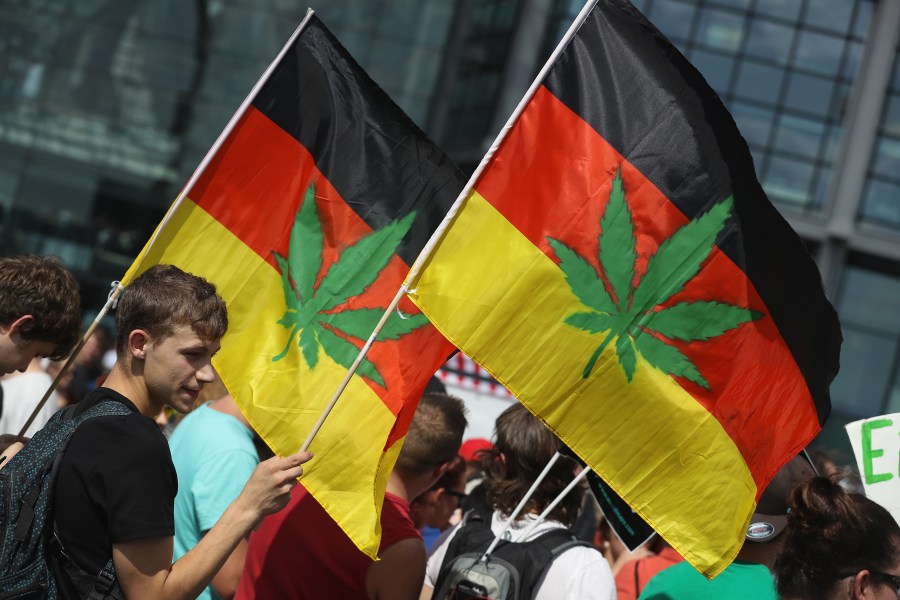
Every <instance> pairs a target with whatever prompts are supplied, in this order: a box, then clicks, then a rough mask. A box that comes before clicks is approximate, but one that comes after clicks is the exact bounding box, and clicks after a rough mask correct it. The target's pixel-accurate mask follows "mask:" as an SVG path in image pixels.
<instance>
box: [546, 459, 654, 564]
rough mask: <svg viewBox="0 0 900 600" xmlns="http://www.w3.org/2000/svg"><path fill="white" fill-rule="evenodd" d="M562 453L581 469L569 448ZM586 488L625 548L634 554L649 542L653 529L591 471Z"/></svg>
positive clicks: (579, 461) (581, 461)
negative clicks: (588, 488)
mask: <svg viewBox="0 0 900 600" xmlns="http://www.w3.org/2000/svg"><path fill="white" fill-rule="evenodd" d="M562 453H563V454H565V455H566V456H569V457H570V458H573V459H575V460H576V461H577V462H578V463H579V464H580V465H581V466H582V467H584V466H585V464H584V461H583V460H581V459H580V458H578V456H577V455H576V454H575V453H574V452H572V451H571V450H570V449H569V448H566V447H563V450H562ZM587 480H588V486H589V487H590V490H591V493H592V494H593V495H594V498H596V499H597V503H598V504H599V505H600V510H602V511H603V516H605V517H606V520H607V521H609V525H610V528H611V529H612V530H613V532H614V533H615V534H616V535H617V536H618V537H619V539H620V540H622V543H623V544H625V547H626V548H628V549H629V550H630V551H632V552H634V551H635V550H637V549H638V548H640V547H641V546H642V545H643V544H645V543H646V542H647V540H649V539H650V538H651V537H652V536H653V534H654V533H655V532H654V531H653V528H652V527H650V525H648V524H647V522H646V521H644V519H642V518H641V516H640V515H639V514H637V513H636V512H634V510H633V509H632V508H631V507H630V506H628V503H627V502H625V500H623V499H622V498H621V496H619V495H618V494H617V493H616V492H615V491H613V489H612V488H611V487H609V485H607V483H606V482H605V481H603V479H601V478H600V476H599V475H597V474H596V473H594V472H593V471H591V472H590V473H588V476H587Z"/></svg>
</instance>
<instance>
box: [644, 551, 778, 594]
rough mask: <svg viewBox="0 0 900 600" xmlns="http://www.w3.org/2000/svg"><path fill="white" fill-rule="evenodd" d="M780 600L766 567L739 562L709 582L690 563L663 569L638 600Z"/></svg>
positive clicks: (648, 584)
mask: <svg viewBox="0 0 900 600" xmlns="http://www.w3.org/2000/svg"><path fill="white" fill-rule="evenodd" d="M724 598H727V599H728V600H777V598H778V596H777V594H776V593H775V579H774V578H773V577H772V573H771V571H769V568H768V567H766V566H765V565H760V564H757V563H751V562H744V561H739V560H736V561H734V562H733V563H731V564H730V565H728V568H726V569H725V570H724V571H722V572H721V573H719V575H717V576H716V577H714V578H713V579H711V580H709V581H707V579H706V577H704V576H703V575H701V574H700V572H699V571H697V570H696V569H695V568H694V567H692V566H691V565H690V564H688V563H687V562H682V563H678V564H677V565H673V566H671V567H669V568H668V569H664V570H662V571H660V572H659V573H657V574H656V576H655V577H654V578H653V579H651V580H650V582H649V583H647V586H646V587H645V588H644V591H643V592H641V595H640V597H639V599H638V600H722V599H724Z"/></svg>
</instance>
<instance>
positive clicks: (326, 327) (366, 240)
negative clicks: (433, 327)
mask: <svg viewBox="0 0 900 600" xmlns="http://www.w3.org/2000/svg"><path fill="white" fill-rule="evenodd" d="M315 196H316V188H315V186H314V185H313V184H312V183H310V185H309V187H308V188H307V189H306V194H305V196H304V199H303V204H302V205H301V206H300V209H299V210H298V211H297V215H296V216H295V217H294V225H293V226H292V227H291V237H290V241H289V244H288V256H287V258H285V257H284V256H282V255H280V254H278V253H277V252H273V253H272V254H273V255H274V257H275V262H276V263H277V264H278V271H279V273H280V274H281V285H282V290H283V292H284V298H285V301H286V303H287V312H285V313H284V316H282V317H281V319H279V320H278V324H279V325H281V326H283V327H285V328H287V329H290V330H291V333H290V335H289V336H288V342H287V345H286V346H285V348H284V350H283V351H282V352H281V353H280V354H279V355H278V356H275V357H274V358H272V361H273V362H275V361H279V360H281V359H282V358H284V357H285V356H287V353H288V351H289V350H290V348H291V344H292V343H293V341H294V338H295V337H296V336H297V335H298V334H299V339H298V342H297V343H298V346H299V347H300V351H301V355H302V356H303V360H304V361H305V362H306V364H307V365H308V366H309V368H310V369H315V368H316V365H317V364H318V363H319V350H320V349H321V350H322V351H324V352H325V354H326V355H327V356H329V357H330V358H331V359H332V360H333V361H334V362H336V363H337V364H339V365H341V366H343V367H346V368H348V369H349V368H350V366H351V365H352V364H353V361H354V360H356V357H357V355H358V354H359V348H357V347H356V346H355V345H354V344H353V343H352V342H350V341H349V340H348V339H346V338H355V339H358V340H366V339H368V337H369V336H370V335H371V334H372V332H373V331H374V330H375V326H376V325H377V324H378V321H379V320H380V319H381V316H382V315H383V314H384V309H378V308H360V309H355V310H349V309H345V310H341V311H335V310H334V309H335V308H337V307H339V306H341V305H342V304H344V303H345V302H347V301H348V300H350V299H351V298H353V297H355V296H359V295H360V294H362V293H363V292H364V291H365V290H366V288H368V287H369V286H370V285H371V284H372V283H373V282H374V281H375V280H376V279H378V276H379V274H380V273H381V271H382V270H383V269H384V268H385V267H386V266H387V264H388V261H389V260H390V259H391V257H392V256H393V255H394V253H395V252H396V250H397V246H399V244H400V241H401V240H402V239H403V236H404V235H406V232H407V231H408V230H409V227H410V225H412V222H413V219H414V218H415V213H412V212H410V213H409V214H407V215H406V216H405V217H403V218H402V219H401V220H399V221H394V222H392V223H390V224H388V225H387V226H385V227H383V228H382V229H379V230H378V231H374V232H372V233H370V234H368V235H366V236H365V237H363V238H361V239H360V240H359V241H357V242H356V243H355V244H353V245H352V246H349V247H348V248H346V249H345V250H344V251H343V252H342V253H341V255H340V256H339V257H338V260H337V261H336V262H335V263H334V264H332V265H331V266H330V267H329V268H328V271H327V272H326V273H325V276H324V277H322V280H321V281H320V282H319V286H318V287H316V285H315V284H316V277H317V276H318V273H319V270H320V269H321V268H322V244H323V241H324V239H323V238H324V236H323V234H322V224H321V222H320V221H319V213H318V210H317V208H316V202H315ZM426 323H428V319H426V318H425V316H424V315H422V314H418V315H413V316H410V317H408V318H406V319H401V318H400V317H398V316H397V315H396V314H393V315H391V317H390V318H389V319H388V320H387V323H386V324H385V326H384V328H383V329H382V330H381V332H380V333H379V335H378V338H377V339H378V340H396V339H399V338H401V337H402V336H404V335H406V334H408V333H410V332H412V331H414V330H416V329H418V328H419V327H421V326H423V325H425V324H426ZM339 333H340V334H343V336H344V337H342V336H340V335H338V334H339ZM359 373H360V374H361V375H365V376H366V377H368V378H369V379H371V380H372V381H374V382H375V383H377V384H378V385H380V386H382V387H384V386H385V383H384V378H382V376H381V374H380V373H379V372H378V369H376V368H375V365H374V364H373V363H372V362H371V361H370V360H369V359H367V358H364V359H363V361H362V362H361V363H360V365H359Z"/></svg>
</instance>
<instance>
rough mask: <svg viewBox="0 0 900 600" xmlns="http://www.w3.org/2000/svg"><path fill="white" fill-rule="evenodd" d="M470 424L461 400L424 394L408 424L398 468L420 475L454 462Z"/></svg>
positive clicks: (398, 458)
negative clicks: (467, 426)
mask: <svg viewBox="0 0 900 600" xmlns="http://www.w3.org/2000/svg"><path fill="white" fill-rule="evenodd" d="M467 424H468V423H467V421H466V407H465V405H464V404H463V401H462V400H460V399H459V398H457V397H455V396H450V395H448V394H439V393H428V394H425V395H424V396H422V399H421V400H419V406H418V408H416V414H415V415H414V416H413V419H412V422H411V423H410V424H409V430H408V431H407V432H406V439H405V440H404V442H403V448H402V449H401V450H400V455H399V456H398V457H397V464H396V468H399V469H401V470H404V471H406V472H408V473H412V474H416V475H419V474H422V473H426V472H428V471H429V470H430V469H433V468H434V467H436V466H438V465H441V464H443V463H445V462H448V461H451V460H453V459H455V458H456V456H457V453H458V452H459V446H460V444H462V437H463V433H465V431H466V425H467Z"/></svg>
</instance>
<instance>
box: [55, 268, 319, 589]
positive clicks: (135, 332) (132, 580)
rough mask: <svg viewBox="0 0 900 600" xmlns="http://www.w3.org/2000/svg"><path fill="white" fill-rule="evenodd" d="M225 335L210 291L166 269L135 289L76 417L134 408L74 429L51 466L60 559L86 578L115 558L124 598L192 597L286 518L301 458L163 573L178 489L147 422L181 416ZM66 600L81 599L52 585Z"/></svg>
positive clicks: (265, 480) (258, 482) (66, 582)
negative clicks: (235, 554) (110, 360)
mask: <svg viewBox="0 0 900 600" xmlns="http://www.w3.org/2000/svg"><path fill="white" fill-rule="evenodd" d="M227 326H228V322H227V313H226V310H225V304H224V302H223V301H222V299H221V298H220V297H219V296H218V295H217V294H216V290H215V287H214V286H213V285H212V284H210V283H208V282H206V281H205V280H203V279H201V278H199V277H195V276H193V275H190V274H188V273H185V272H184V271H181V270H180V269H178V268H176V267H173V266H171V265H157V266H154V267H151V268H150V269H148V270H147V271H146V272H145V273H144V274H143V275H141V276H140V277H138V278H137V279H135V281H134V282H133V283H131V284H130V285H129V286H128V288H127V289H126V291H125V293H124V295H123V297H122V298H121V300H120V301H119V305H118V308H117V310H116V332H117V333H116V353H117V355H118V360H117V362H116V365H115V367H114V368H113V370H112V372H111V373H110V375H109V377H108V378H107V379H106V381H105V382H104V384H103V387H101V388H99V389H97V390H96V391H94V392H92V393H91V394H89V395H88V396H87V397H86V398H85V400H84V401H82V403H81V404H82V405H83V406H84V410H86V409H87V408H88V407H90V406H93V405H95V404H96V403H98V402H102V401H104V400H110V399H111V400H115V401H118V402H121V403H122V404H124V405H126V406H127V407H128V408H130V409H132V411H133V412H132V414H129V415H127V416H124V417H120V416H111V417H97V418H94V419H92V420H90V421H87V422H86V423H85V424H83V425H82V426H81V427H79V428H78V430H76V432H75V434H74V435H73V437H72V440H71V442H70V444H69V448H68V450H67V451H66V454H65V457H64V459H63V461H62V463H61V465H60V470H59V478H58V480H57V488H56V496H55V502H56V506H55V510H56V526H57V532H58V534H59V539H60V542H61V543H62V546H63V548H64V550H65V553H66V555H67V556H69V557H70V558H71V559H72V561H73V562H74V563H75V564H76V565H77V567H78V568H79V569H80V570H82V571H84V572H85V573H86V574H88V575H90V576H94V575H96V574H98V573H99V572H100V570H101V569H102V568H103V566H104V565H105V564H106V563H107V561H109V559H110V557H112V559H113V562H114V564H115V568H116V577H117V579H118V582H119V585H120V587H121V588H122V591H123V592H124V593H125V596H126V597H127V598H131V599H135V598H166V599H168V598H185V599H187V598H196V596H197V595H198V594H199V593H200V592H201V591H202V590H203V588H205V587H206V586H207V585H209V582H210V581H211V580H212V578H213V576H214V575H215V574H216V572H217V571H218V570H219V569H220V568H221V566H222V565H223V564H224V562H225V560H226V559H227V558H228V556H229V555H230V554H231V552H232V550H233V549H234V548H235V546H237V544H238V543H239V542H240V540H241V539H243V538H244V537H245V536H246V535H247V534H248V533H249V532H250V530H251V529H252V528H253V527H255V526H256V525H257V524H258V523H259V522H260V521H261V520H262V518H263V517H264V516H266V515H267V514H270V513H273V512H276V511H278V510H280V509H281V508H283V507H284V506H285V504H286V503H287V501H288V499H289V494H290V490H291V489H292V488H293V486H294V485H296V483H297V478H298V477H299V476H300V474H301V473H302V472H303V469H302V467H301V466H300V465H301V464H302V463H304V462H306V461H307V460H309V459H310V458H311V455H310V454H309V453H305V452H304V453H297V454H294V455H292V456H289V457H287V458H279V457H275V458H272V459H270V460H268V461H265V462H263V463H261V464H260V465H259V467H257V469H256V471H254V473H253V475H252V476H251V477H250V480H249V481H248V482H247V485H246V486H245V487H244V490H243V491H242V492H241V494H240V496H238V498H237V499H236V500H235V501H234V502H233V503H232V504H231V505H230V506H229V508H228V509H227V510H226V511H225V513H224V514H223V515H222V518H221V519H220V520H219V522H218V523H216V525H215V526H213V528H212V529H211V530H210V531H209V532H208V533H207V534H206V536H205V537H204V538H203V539H202V540H201V541H200V543H199V544H198V545H197V546H196V547H195V548H194V549H193V550H191V551H190V552H188V553H187V554H185V555H184V556H183V557H181V558H180V559H179V560H178V561H176V562H175V563H174V564H173V563H172V544H173V535H174V531H175V529H174V519H173V506H174V499H175V493H176V491H177V487H178V482H177V479H176V476H175V469H174V467H173V465H172V458H171V456H170V454H169V447H168V444H167V442H166V440H165V438H164V437H163V435H162V434H161V433H160V431H159V429H158V428H157V426H156V424H155V423H154V421H153V417H154V416H156V415H157V414H159V412H160V411H161V410H162V408H163V406H170V407H172V408H174V409H175V410H177V411H179V412H182V413H184V412H188V411H189V410H190V409H191V408H192V407H193V404H194V400H196V398H197V395H198V393H199V392H200V389H201V388H202V387H203V385H204V384H205V383H208V382H210V381H212V379H213V371H212V365H211V363H210V359H211V358H212V356H213V354H215V353H216V351H217V350H218V349H219V340H220V338H221V337H222V336H223V335H224V334H225V330H226V328H227ZM59 579H60V581H59V583H60V588H61V593H62V595H63V597H64V598H68V597H83V595H84V590H83V589H82V588H79V586H78V585H77V584H75V583H73V578H70V577H67V576H65V575H63V576H60V577H59Z"/></svg>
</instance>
